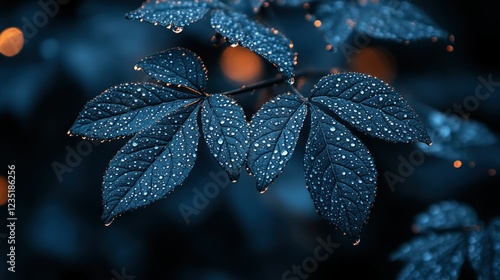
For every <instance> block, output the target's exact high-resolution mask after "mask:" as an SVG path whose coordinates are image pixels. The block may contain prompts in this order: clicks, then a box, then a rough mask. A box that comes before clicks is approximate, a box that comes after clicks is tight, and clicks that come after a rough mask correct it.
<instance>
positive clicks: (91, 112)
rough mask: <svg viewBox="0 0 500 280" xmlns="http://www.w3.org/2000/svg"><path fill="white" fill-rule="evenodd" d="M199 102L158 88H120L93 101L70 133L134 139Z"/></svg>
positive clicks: (112, 89) (137, 85) (133, 85)
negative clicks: (142, 131)
mask: <svg viewBox="0 0 500 280" xmlns="http://www.w3.org/2000/svg"><path fill="white" fill-rule="evenodd" d="M198 98H199V96H198V95H194V94H189V93H184V92H180V91H176V90H173V89H170V88H168V87H164V86H160V85H156V84H149V83H132V84H128V83H126V84H121V85H117V86H114V87H112V88H109V89H108V90H106V91H104V92H103V93H102V94H101V95H99V96H97V97H96V98H94V99H93V100H91V101H89V102H88V103H87V104H86V105H85V108H84V109H83V110H82V111H81V112H80V114H79V116H78V118H77V119H76V121H75V123H74V124H73V126H72V127H71V128H70V130H69V132H68V133H69V134H72V135H81V136H85V137H88V138H91V139H114V138H117V137H123V136H127V135H131V134H134V133H136V132H139V131H141V130H143V129H145V128H147V127H149V126H151V125H153V124H154V123H155V122H156V121H158V120H159V119H161V118H163V117H164V116H166V115H168V114H169V113H171V112H173V111H175V110H177V109H179V108H181V107H183V106H186V105H188V104H189V103H192V102H194V101H196V100H197V99H198Z"/></svg>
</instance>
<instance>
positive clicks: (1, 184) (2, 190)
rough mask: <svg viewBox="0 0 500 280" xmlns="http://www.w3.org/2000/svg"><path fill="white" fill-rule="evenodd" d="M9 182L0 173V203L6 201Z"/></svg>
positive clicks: (2, 203)
mask: <svg viewBox="0 0 500 280" xmlns="http://www.w3.org/2000/svg"><path fill="white" fill-rule="evenodd" d="M8 187H9V182H8V181H7V178H6V177H5V176H1V175H0V205H4V204H5V203H7V189H8Z"/></svg>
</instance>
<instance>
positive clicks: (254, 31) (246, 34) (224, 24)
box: [211, 10, 296, 83]
mask: <svg viewBox="0 0 500 280" xmlns="http://www.w3.org/2000/svg"><path fill="white" fill-rule="evenodd" d="M211 24H212V27H213V28H214V29H215V31H216V32H218V33H220V34H221V35H222V36H224V37H227V40H228V41H229V42H231V43H232V44H236V43H239V44H241V45H242V46H243V47H245V48H248V49H250V50H251V51H253V52H255V53H257V54H259V55H261V56H262V57H264V58H265V59H267V60H268V61H269V62H271V63H272V64H274V65H275V66H277V67H278V69H279V71H280V72H281V73H282V74H283V75H284V76H285V77H286V78H287V79H288V82H289V83H293V79H292V78H293V76H294V65H295V60H296V57H295V54H294V53H293V52H292V50H291V48H292V44H291V41H290V40H289V39H288V38H286V37H285V36H284V35H282V34H280V33H279V32H278V30H276V29H272V28H269V27H267V26H265V25H263V24H261V23H258V22H256V21H254V20H250V19H248V17H247V16H246V15H244V14H241V13H238V12H234V11H231V12H227V11H224V10H216V11H215V12H214V14H213V16H212V19H211Z"/></svg>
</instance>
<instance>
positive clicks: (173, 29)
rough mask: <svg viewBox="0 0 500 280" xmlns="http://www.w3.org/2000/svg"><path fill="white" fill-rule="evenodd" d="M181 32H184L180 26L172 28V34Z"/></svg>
mask: <svg viewBox="0 0 500 280" xmlns="http://www.w3.org/2000/svg"><path fill="white" fill-rule="evenodd" d="M182 30H184V27H182V26H175V27H172V31H173V32H174V33H181V32H182Z"/></svg>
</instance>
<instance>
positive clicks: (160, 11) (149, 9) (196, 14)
mask: <svg viewBox="0 0 500 280" xmlns="http://www.w3.org/2000/svg"><path fill="white" fill-rule="evenodd" d="M214 5H216V2H214V1H212V0H182V1H168V0H166V1H165V0H163V1H153V0H148V1H146V2H144V3H143V4H142V6H141V7H140V8H138V9H136V10H134V11H131V12H128V13H127V14H126V15H125V17H126V18H127V19H135V20H140V21H147V22H149V23H153V24H154V25H158V24H159V25H161V26H166V27H167V28H168V29H172V31H174V32H175V33H179V32H181V31H182V30H183V28H184V27H185V26H187V25H189V24H191V23H193V22H196V21H199V20H201V19H203V17H204V16H205V15H206V14H207V13H208V12H209V11H210V9H212V7H214Z"/></svg>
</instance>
